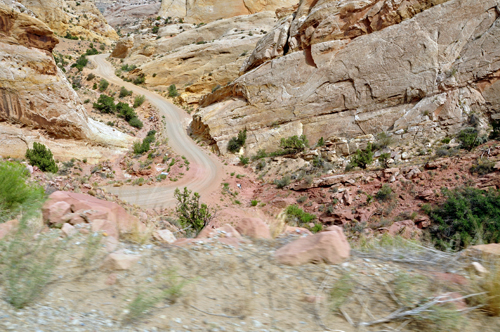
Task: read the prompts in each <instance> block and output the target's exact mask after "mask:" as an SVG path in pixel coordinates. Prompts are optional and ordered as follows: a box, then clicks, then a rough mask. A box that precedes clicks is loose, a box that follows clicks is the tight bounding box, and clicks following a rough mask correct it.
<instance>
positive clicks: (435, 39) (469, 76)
mask: <svg viewBox="0 0 500 332" xmlns="http://www.w3.org/2000/svg"><path fill="white" fill-rule="evenodd" d="M499 5H500V2H499V1H498V0H450V1H445V0H402V1H395V0H345V1H333V0H318V1H312V0H302V1H301V2H300V4H299V7H298V9H297V10H296V12H295V13H294V14H293V15H290V16H285V17H282V18H281V20H280V21H279V22H278V23H277V25H276V26H275V28H274V29H273V30H271V31H270V32H269V33H268V34H267V35H266V36H265V37H264V38H263V39H261V40H260V41H259V43H258V45H257V47H256V49H255V50H254V52H253V53H252V54H251V55H250V57H249V58H247V59H246V60H245V62H244V64H243V65H242V67H241V71H242V72H246V73H245V74H244V75H242V76H240V77H239V78H237V79H236V80H234V81H233V82H232V83H230V84H228V85H227V86H225V87H223V88H221V89H218V90H217V91H214V92H213V93H211V94H208V95H206V96H205V97H204V98H203V99H202V100H201V101H200V105H201V106H202V107H201V109H200V110H199V111H198V112H197V113H196V114H195V116H194V121H193V122H192V126H191V127H192V129H193V132H194V133H196V134H199V135H201V136H204V137H205V138H206V139H208V140H210V141H211V142H212V143H213V144H215V145H216V147H217V149H218V150H219V151H220V152H221V153H226V152H227V143H228V141H229V140H230V139H231V138H232V137H234V136H236V135H237V133H238V132H239V131H241V130H244V129H246V130H247V136H248V139H247V144H246V153H247V154H253V153H255V152H256V151H257V150H259V149H265V150H267V151H268V152H269V151H275V150H277V149H278V147H279V142H280V139H281V138H283V137H289V136H292V135H301V134H304V135H306V136H307V137H308V138H309V141H310V142H315V141H317V140H318V139H319V138H320V137H324V138H325V139H326V138H330V137H336V138H338V140H339V141H342V142H344V143H345V142H349V140H355V139H357V138H359V137H361V136H363V137H366V136H367V135H368V136H369V135H376V134H378V133H381V132H387V133H389V135H392V136H393V137H394V138H395V139H398V140H406V141H416V140H419V141H423V142H425V141H429V140H437V139H440V138H442V137H444V136H447V135H453V134H455V133H456V132H457V131H459V130H460V129H461V128H463V127H466V126H470V125H472V124H473V123H474V124H475V125H478V126H480V127H483V128H485V127H487V126H488V119H491V118H493V119H497V118H500V114H498V113H497V112H499V111H500V98H499V97H498V96H499V92H500V83H499V82H498V81H499V80H498V78H499V77H500V71H499V70H500V43H498V42H497V40H498V39H499V38H500V20H499V19H498V17H499V14H500V13H499V10H498V8H499ZM345 152H346V151H345V149H344V151H343V153H344V154H345ZM351 152H352V151H351ZM347 153H349V151H347Z"/></svg>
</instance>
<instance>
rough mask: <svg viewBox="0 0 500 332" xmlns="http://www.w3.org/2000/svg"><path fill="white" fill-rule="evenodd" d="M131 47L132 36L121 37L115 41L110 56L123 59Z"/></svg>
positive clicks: (132, 42) (132, 44) (132, 43)
mask: <svg viewBox="0 0 500 332" xmlns="http://www.w3.org/2000/svg"><path fill="white" fill-rule="evenodd" d="M132 47H134V38H132V37H123V38H122V39H120V40H119V41H118V42H117V43H116V46H115V48H114V50H113V52H112V53H111V57H113V58H119V59H124V58H126V57H127V55H128V54H129V52H130V50H131V49H132Z"/></svg>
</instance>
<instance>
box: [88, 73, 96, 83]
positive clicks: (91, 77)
mask: <svg viewBox="0 0 500 332" xmlns="http://www.w3.org/2000/svg"><path fill="white" fill-rule="evenodd" d="M94 78H95V75H94V74H92V73H90V74H89V75H88V76H87V81H92V80H93V79H94Z"/></svg>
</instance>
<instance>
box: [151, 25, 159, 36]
mask: <svg viewBox="0 0 500 332" xmlns="http://www.w3.org/2000/svg"><path fill="white" fill-rule="evenodd" d="M151 31H152V32H153V33H154V34H157V33H158V31H160V27H159V26H157V25H155V26H154V27H153V29H152V30H151Z"/></svg>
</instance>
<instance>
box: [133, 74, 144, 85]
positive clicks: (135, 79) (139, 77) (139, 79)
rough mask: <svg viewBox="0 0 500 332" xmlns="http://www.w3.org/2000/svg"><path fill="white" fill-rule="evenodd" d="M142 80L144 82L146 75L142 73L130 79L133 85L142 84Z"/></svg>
mask: <svg viewBox="0 0 500 332" xmlns="http://www.w3.org/2000/svg"><path fill="white" fill-rule="evenodd" d="M144 82H146V77H145V76H144V74H140V75H139V76H137V77H136V78H134V80H133V81H132V83H134V84H135V85H140V84H143V83H144Z"/></svg>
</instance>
